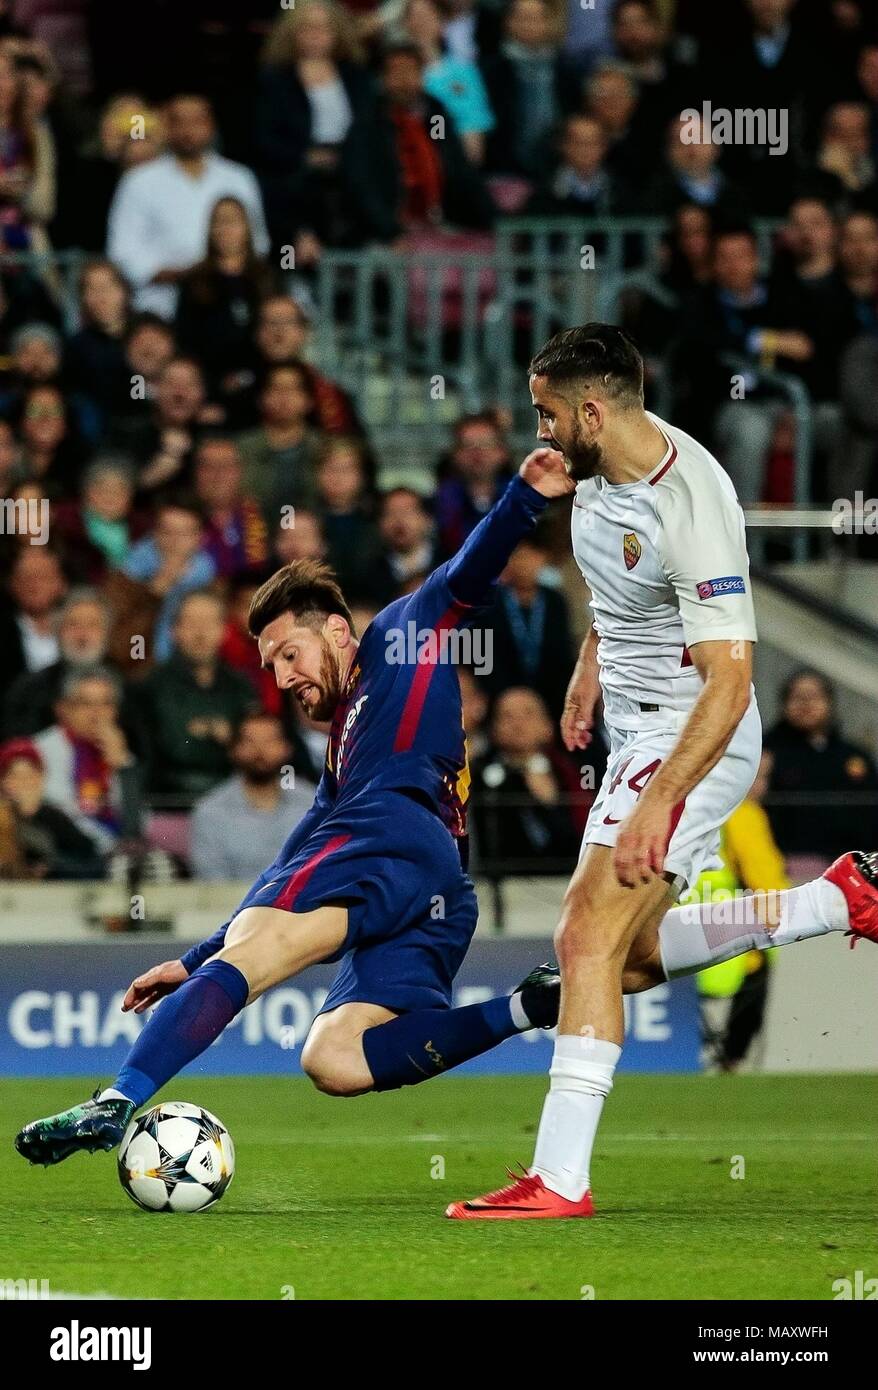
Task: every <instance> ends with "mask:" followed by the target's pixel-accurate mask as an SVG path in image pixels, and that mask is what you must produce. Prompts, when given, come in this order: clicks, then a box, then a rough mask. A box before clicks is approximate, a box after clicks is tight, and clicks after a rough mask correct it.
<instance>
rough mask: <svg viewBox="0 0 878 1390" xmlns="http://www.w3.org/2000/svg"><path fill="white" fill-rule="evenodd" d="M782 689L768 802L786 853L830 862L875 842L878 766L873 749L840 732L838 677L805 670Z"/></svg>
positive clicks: (771, 736)
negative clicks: (832, 678) (833, 678)
mask: <svg viewBox="0 0 878 1390" xmlns="http://www.w3.org/2000/svg"><path fill="white" fill-rule="evenodd" d="M780 694H781V706H782V713H781V717H780V719H779V720H778V722H777V723H776V724H775V726H774V728H773V729H770V730H769V731H768V733H767V734H766V736H765V747H766V748H767V749H768V751H769V752H770V753H771V756H772V767H771V777H770V781H769V797H768V808H769V812H770V815H771V823H772V825H773V826H774V832H775V835H776V836H777V842H778V844H779V845H780V847H781V849H782V850H783V852H784V854H788V855H789V854H819V855H821V857H824V856H825V858H826V859H827V860H829V859H834V858H835V857H836V856H837V855H839V854H842V853H843V852H844V851H845V850H849V849H851V848H856V847H857V846H858V845H862V844H867V845H869V844H873V843H874V841H875V835H876V831H878V772H876V768H875V764H874V762H873V760H872V757H871V754H870V753H869V752H868V750H867V749H865V748H861V747H860V746H859V745H858V744H856V743H851V742H849V741H848V740H847V739H845V738H842V736H841V734H840V733H839V731H838V726H837V724H836V713H835V691H834V689H833V686H832V684H831V682H830V681H828V680H827V678H826V677H825V676H824V675H822V674H821V672H819V671H813V670H809V669H803V670H800V671H796V672H794V674H793V675H792V676H790V678H789V679H788V680H787V681H786V683H785V684H784V686H783V689H782V690H781V693H780Z"/></svg>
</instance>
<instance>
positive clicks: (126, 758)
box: [33, 667, 141, 854]
mask: <svg viewBox="0 0 878 1390" xmlns="http://www.w3.org/2000/svg"><path fill="white" fill-rule="evenodd" d="M120 695H121V687H120V683H119V680H118V677H117V676H116V675H115V674H114V673H113V672H111V671H109V670H107V669H102V668H100V667H97V668H91V669H87V670H82V671H71V672H69V673H68V674H67V675H66V676H65V678H64V681H63V683H62V686H61V696H60V699H59V700H58V703H57V706H56V715H57V723H56V724H54V725H52V726H51V727H50V728H48V729H44V730H43V731H42V732H41V733H38V734H36V735H35V737H34V740H33V741H34V744H35V746H36V748H37V750H38V752H39V754H40V756H41V758H42V760H43V764H44V766H45V770H46V785H45V793H46V800H47V801H50V802H52V803H53V805H55V806H58V807H60V809H61V810H62V811H64V812H66V814H67V815H68V816H69V817H70V818H71V820H72V821H73V822H74V824H75V825H76V826H77V827H78V828H79V829H80V830H81V831H82V832H83V834H85V835H87V836H88V838H89V839H90V840H91V842H92V843H93V845H94V846H95V847H96V849H97V850H98V851H99V852H101V853H102V854H106V853H108V852H109V851H110V850H111V849H112V848H113V847H114V846H115V845H116V844H117V843H118V842H119V840H121V839H130V838H133V837H134V836H136V835H138V834H139V831H140V822H141V799H140V798H141V787H140V774H139V769H138V767H137V763H136V760H135V758H134V755H133V753H132V752H131V749H130V748H129V746H128V741H127V739H126V737H125V734H124V732H123V731H122V728H121V726H120V724H119V702H120Z"/></svg>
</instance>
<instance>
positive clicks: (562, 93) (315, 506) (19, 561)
mask: <svg viewBox="0 0 878 1390" xmlns="http://www.w3.org/2000/svg"><path fill="white" fill-rule="evenodd" d="M708 10H709V11H710V14H709V16H708V15H707V14H706V11H708ZM703 102H710V103H711V104H712V106H713V108H715V109H716V108H721V107H724V108H740V107H751V108H754V109H757V108H758V109H769V108H770V109H774V110H782V111H783V112H785V113H787V115H788V120H789V128H788V149H787V150H786V151H785V152H784V153H783V154H780V155H778V154H774V155H773V154H772V153H770V151H769V150H768V149H766V147H765V146H764V145H763V146H756V145H752V144H749V145H747V144H744V145H737V146H728V147H723V146H720V145H719V144H716V143H713V142H712V141H711V140H710V139H708V138H707V132H706V130H705V129H704V128H703V126H698V127H697V129H698V132H699V133H698V136H697V138H696V139H695V140H694V142H692V143H690V142H689V141H688V140H687V139H685V138H683V135H682V134H681V131H682V129H683V127H682V125H681V122H680V119H679V115H680V112H681V111H682V110H684V109H687V108H695V109H697V110H699V111H700V110H701V109H702V103H703ZM523 212H526V213H528V214H534V215H539V216H541V217H548V218H551V217H556V216H563V217H571V216H573V217H577V218H582V219H583V222H584V225H585V224H587V219H588V218H590V217H594V216H604V215H608V214H630V215H634V216H654V215H656V214H659V215H661V216H663V217H665V218H666V219H667V227H668V230H667V235H666V237H665V239H664V243H663V253H662V255H663V258H662V261H661V264H660V265H659V266H657V267H654V268H653V269H654V271H655V274H654V277H653V280H652V281H647V280H641V281H640V282H639V283H638V286H637V287H636V288H634V287H632V288H631V289H630V290H628V291H626V292H625V294H624V295H623V296H622V300H621V303H620V312H621V317H622V321H623V322H624V323H625V324H626V325H627V326H628V327H629V328H630V330H631V331H632V332H633V333H634V334H635V336H636V338H637V340H638V342H639V343H640V345H641V347H642V348H643V351H644V354H645V356H646V359H647V365H648V369H649V373H650V384H652V383H653V382H654V379H655V374H656V373H657V371H658V370H659V368H660V365H661V364H662V363H663V364H664V365H665V366H666V367H668V368H669V370H670V375H671V378H672V380H673V393H674V410H675V415H674V418H675V420H676V421H677V422H678V423H679V424H681V425H683V426H684V427H686V428H689V429H691V430H692V431H693V432H694V433H695V434H696V435H697V436H698V437H699V438H702V439H704V440H705V441H706V442H712V443H713V445H714V447H715V448H716V450H717V452H718V455H719V457H720V458H721V460H722V461H723V463H724V465H725V466H726V467H727V468H728V470H729V472H730V473H731V475H732V477H733V479H734V481H735V483H736V486H737V488H738V491H739V494H740V496H741V498H742V500H744V501H745V502H748V501H757V500H759V499H764V500H766V501H783V500H787V499H789V497H790V496H791V495H792V478H791V470H792V468H793V467H794V463H793V462H792V460H793V450H792V444H791V434H792V432H793V430H794V425H793V422H792V421H791V418H790V415H789V412H788V410H787V409H786V408H785V406H784V404H783V403H782V401H780V400H779V399H778V398H777V397H776V396H774V395H773V394H772V393H771V391H770V390H769V389H768V388H767V387H766V386H765V384H764V379H763V377H762V376H761V373H764V371H766V370H768V369H775V368H777V369H781V370H783V371H784V372H785V373H788V374H793V375H795V376H796V377H797V378H798V379H799V380H800V381H801V382H802V384H803V385H804V387H805V388H806V389H807V392H808V394H809V397H810V400H811V402H812V412H813V421H814V429H815V437H816V440H817V445H818V460H819V468H818V471H817V473H816V475H815V483H814V488H815V497H818V498H823V497H826V498H833V497H836V496H842V495H843V496H851V495H853V493H854V491H855V490H856V489H857V488H860V489H862V490H863V491H864V493H868V491H869V489H870V488H874V485H875V482H876V464H878V413H876V406H875V401H876V398H878V397H876V390H875V382H876V379H878V373H876V366H878V362H876V358H878V22H876V16H875V14H874V12H873V7H872V5H871V4H869V3H866V0H863V3H860V2H859V0H740V3H738V4H730V5H728V6H721V7H715V6H706V5H704V4H703V3H699V2H698V0H678V3H676V4H675V3H672V2H670V3H668V2H666V3H663V2H662V0H655V3H647V2H646V0H617V2H616V3H610V0H607V2H606V3H602V0H597V3H596V4H595V5H594V6H593V7H588V6H586V5H580V4H579V3H578V2H576V0H571V3H570V4H569V5H568V4H566V3H565V0H482V3H476V0H442V3H437V2H436V0H386V3H383V4H373V3H370V2H369V0H347V3H346V4H344V5H339V4H335V3H333V0H296V3H295V5H294V6H293V5H290V6H287V5H278V3H277V0H251V3H248V4H247V5H246V6H240V5H233V4H231V3H228V0H226V3H223V0H189V2H188V3H187V4H186V5H183V6H180V5H172V4H170V3H165V0H140V3H139V4H138V5H137V7H136V12H132V11H131V10H130V7H126V6H120V5H119V4H118V0H113V3H109V2H108V0H91V3H90V4H86V3H85V0H0V316H2V317H0V496H2V497H3V498H4V499H6V501H7V502H9V503H14V504H17V506H18V508H19V510H18V511H16V510H14V509H12V508H10V507H7V506H6V502H4V507H5V510H4V520H5V519H6V518H11V517H13V516H15V517H17V516H23V515H27V516H28V518H29V521H28V526H27V527H26V528H24V529H22V528H20V527H19V528H16V527H15V526H13V525H10V524H9V523H8V522H7V523H6V525H5V527H4V531H5V534H4V535H3V536H2V537H0V582H2V585H3V602H2V605H0V641H2V651H3V671H2V677H0V739H2V743H0V875H2V876H5V877H12V878H28V877H49V878H83V879H86V878H92V877H100V876H101V875H102V874H106V873H109V872H114V871H115V870H114V867H113V866H114V864H116V865H118V863H119V862H120V861H122V862H129V861H130V860H131V859H132V858H134V859H136V860H137V862H138V864H140V865H141V868H142V867H143V865H144V864H146V863H147V861H149V862H150V863H155V862H159V861H160V867H161V869H162V871H163V872H171V873H183V874H186V873H191V874H193V875H194V876H196V877H201V878H248V877H255V875H256V873H258V872H259V871H260V870H261V869H262V868H263V867H264V863H265V862H266V860H267V859H268V858H270V857H271V855H270V854H269V853H268V851H269V850H271V852H272V853H273V852H274V846H275V843H278V844H279V843H280V840H281V839H282V838H283V836H284V834H285V833H287V832H288V831H289V829H290V828H291V827H292V825H293V824H294V823H295V820H296V819H297V818H298V817H299V816H300V815H301V814H303V813H304V811H305V810H306V809H307V806H308V804H309V801H310V797H311V795H312V794H313V787H314V784H315V783H316V781H317V780H318V779H319V776H320V769H321V763H322V758H323V750H324V746H325V730H321V729H319V728H315V727H312V726H306V725H304V724H303V722H302V721H301V719H300V717H299V716H298V715H297V713H296V711H295V710H292V709H290V708H289V707H288V706H287V705H286V704H285V703H284V702H282V701H281V699H280V696H279V693H278V692H277V690H276V689H274V688H273V687H272V684H271V681H270V679H269V678H268V677H267V676H266V674H265V673H264V672H262V671H260V669H259V666H258V659H257V655H256V652H255V648H254V645H253V643H252V642H251V640H250V639H249V637H248V636H247V631H246V614H247V607H248V603H249V600H250V597H251V596H252V594H253V592H254V591H255V588H256V587H257V586H258V584H259V582H260V580H261V578H263V577H264V576H265V575H266V574H267V573H270V572H271V570H272V568H273V567H276V566H277V565H279V564H281V563H284V562H286V561H289V560H292V559H294V558H299V557H302V558H317V557H322V558H326V559H327V560H328V561H329V562H330V563H331V564H332V565H333V566H334V567H335V568H336V570H337V572H338V574H339V577H340V579H341V582H342V585H343V588H344V589H345V591H346V593H348V595H349V596H350V598H351V601H352V604H353V607H354V609H355V617H356V620H357V623H358V626H359V628H360V630H362V627H363V626H364V625H365V624H366V623H367V622H368V621H369V616H370V614H371V613H374V612H375V611H377V609H378V608H379V607H381V606H383V605H384V604H385V603H387V602H388V601H390V600H391V599H392V598H394V597H395V596H397V595H398V594H400V593H403V592H406V591H407V590H409V589H411V588H412V587H414V586H416V585H417V584H418V583H420V582H421V580H422V579H423V578H424V577H425V575H426V574H428V573H429V571H430V569H431V568H432V567H433V566H434V565H435V564H436V563H438V562H440V561H441V560H442V559H443V558H445V557H447V556H448V555H451V554H453V553H454V552H455V551H456V549H457V548H458V546H459V545H460V543H461V541H462V540H463V539H464V538H465V537H466V535H468V534H469V532H470V531H471V530H472V528H473V526H474V525H475V524H476V523H477V521H478V520H479V518H480V517H481V516H482V515H484V513H485V512H486V511H487V510H488V509H489V507H490V506H491V504H492V503H493V501H494V500H495V499H496V497H497V496H498V495H499V493H500V491H501V490H502V488H503V486H504V485H505V482H506V480H507V479H508V477H509V476H510V473H511V469H512V467H513V463H514V460H513V457H512V454H511V452H510V449H509V447H508V443H507V438H506V428H505V426H506V419H505V414H504V411H503V409H502V406H503V403H501V402H497V403H495V404H493V405H491V406H489V407H487V408H486V409H484V410H483V411H480V412H475V413H472V414H466V415H461V416H460V418H459V419H458V420H457V422H456V424H455V425H454V428H453V430H452V433H451V438H450V439H449V440H446V441H442V440H437V456H436V463H435V477H434V485H433V487H432V489H431V490H430V492H429V494H428V495H423V494H422V492H421V491H420V490H418V489H416V488H412V487H408V486H394V487H392V488H389V489H388V488H387V487H385V486H382V481H383V480H382V468H381V458H380V448H379V447H377V445H378V441H376V440H375V439H373V438H370V437H369V434H368V432H367V430H366V429H365V428H364V424H363V420H362V418H361V415H362V412H361V410H360V408H359V405H358V402H357V400H355V399H354V398H353V397H352V395H351V394H350V392H349V391H347V390H345V389H343V387H342V386H341V385H340V384H339V383H338V382H336V381H334V380H332V379H330V378H329V377H328V376H326V375H325V374H324V373H323V372H322V371H321V370H320V365H319V362H318V363H315V360H314V357H313V353H312V351H311V348H310V340H311V337H312V333H313V329H314V315H315V312H317V310H316V309H315V295H314V284H313V276H314V274H315V272H316V270H317V268H318V267H319V264H320V260H321V257H322V256H324V255H325V254H326V250H327V248H334V247H355V246H362V245H371V244H375V243H378V244H384V245H387V246H389V247H391V248H394V249H396V248H398V249H400V250H405V249H406V248H416V247H417V246H418V245H423V244H433V241H434V239H435V237H436V236H437V235H441V234H442V233H443V232H444V231H450V230H452V229H460V228H466V229H471V230H476V231H479V232H485V233H488V232H490V230H491V228H492V227H493V226H495V225H496V224H497V223H498V222H499V221H500V219H502V218H503V217H506V216H508V215H509V214H510V213H523ZM766 218H768V219H775V220H776V221H777V224H778V229H777V231H776V233H775V236H774V240H773V251H772V255H771V258H770V262H769V263H767V264H766V263H765V262H764V261H763V260H761V258H760V255H759V251H758V244H757V239H756V236H755V234H754V230H753V223H754V219H766ZM57 252H63V253H71V252H74V253H77V254H78V255H79V256H80V257H81V259H80V261H79V262H78V263H77V267H78V268H77V274H76V284H75V292H74V297H75V304H74V305H73V309H74V310H75V312H74V313H71V305H70V302H69V301H70V293H71V289H70V285H69V283H68V281H67V280H66V279H65V274H64V271H63V269H62V268H61V263H60V262H58V261H57V259H55V256H54V253H57ZM732 361H734V362H735V363H736V364H737V366H736V370H737V371H738V372H739V373H741V379H742V380H743V381H744V382H745V383H746V388H747V389H746V396H745V398H744V399H738V398H735V399H730V393H729V374H730V370H731V368H730V366H729V363H730V362H732ZM443 444H444V449H443V450H442V451H441V452H440V446H442V445H443ZM842 468H843V473H842ZM44 507H47V508H48V513H47V515H48V518H49V522H48V528H47V532H46V534H45V535H43V534H40V535H39V537H38V538H37V536H36V535H35V530H36V529H37V527H38V526H41V525H42V520H41V518H42V517H43V510H42V509H43V508H44ZM25 508H26V509H27V510H26V511H25V510H24V509H25ZM36 539H39V542H40V543H34V541H35V540H36ZM568 548H569V547H568V546H567V543H566V542H565V540H564V528H563V525H562V526H561V527H560V528H557V529H556V528H554V527H552V526H550V527H549V528H548V529H547V530H545V531H541V532H539V533H538V534H537V535H535V536H534V538H533V540H532V541H530V542H528V543H527V544H524V545H522V546H521V547H520V549H519V550H518V551H517V552H516V554H515V556H513V559H512V561H511V562H510V565H509V567H508V569H507V571H506V572H505V574H504V576H503V582H502V584H501V585H500V588H499V591H498V597H497V602H496V605H495V608H494V611H493V612H492V613H491V614H490V615H489V617H488V618H487V619H486V620H485V628H486V630H490V631H491V632H492V634H493V642H492V661H491V663H490V667H491V669H490V671H487V670H485V672H484V673H483V674H479V673H476V674H470V673H468V672H464V673H463V675H462V684H463V689H464V706H465V719H466V724H467V729H468V735H469V746H470V754H471V758H472V763H473V799H474V807H475V814H474V817H473V823H474V829H475V838H476V845H477V849H478V852H479V854H480V856H481V860H482V863H483V864H484V865H486V866H488V867H491V866H492V865H495V864H497V865H498V864H500V863H501V862H502V863H503V864H504V865H507V866H508V864H509V863H510V862H513V863H514V864H515V865H516V866H517V867H518V868H519V869H520V870H521V871H524V872H537V871H541V870H547V871H554V872H558V871H563V870H564V869H566V868H569V867H570V865H571V864H572V862H573V861H574V859H575V854H576V847H577V844H578V839H579V833H580V831H581V828H582V824H583V820H584V817H585V815H586V813H587V809H588V806H589V804H590V802H591V800H592V798H593V796H594V789H595V788H596V786H597V785H599V782H600V775H601V772H602V770H603V769H602V765H601V761H602V753H601V751H600V750H601V746H602V745H601V741H600V739H596V740H595V744H594V752H592V750H590V752H589V757H590V759H591V761H590V763H589V768H588V772H587V774H586V770H585V769H584V768H583V767H581V766H580V765H579V764H580V762H581V758H580V759H579V760H576V761H573V760H571V759H570V758H569V757H568V756H567V755H566V754H565V753H564V752H563V751H562V750H561V749H560V748H559V745H558V742H557V737H556V734H555V730H556V728H557V718H558V714H559V711H560V707H561V703H562V701H563V695H564V689H565V685H566V681H567V678H568V675H569V672H570V670H571V669H572V664H573V658H574V650H575V641H576V639H577V637H578V636H579V635H580V634H581V626H582V610H583V607H584V605H583V595H582V593H581V589H579V588H575V587H573V586H571V585H569V584H568V583H567V582H566V581H567V578H568V577H569V576H568V571H569V563H567V562H569V556H567V554H566V551H567V549H568ZM766 747H767V755H768V757H769V758H770V777H769V784H770V787H773V788H774V789H775V790H778V791H781V792H784V791H787V792H792V793H795V792H798V791H802V790H804V791H806V792H811V791H819V792H821V793H825V794H827V795H830V796H831V795H839V796H844V795H846V794H847V792H848V791H849V790H850V789H853V790H854V791H856V792H862V793H864V794H867V793H870V792H874V791H875V789H876V788H878V777H876V772H875V766H874V762H873V760H872V757H871V754H870V753H869V751H868V750H866V749H862V748H859V747H855V746H853V745H849V744H846V743H845V742H844V741H843V740H842V739H841V737H840V735H839V734H838V733H837V731H836V729H835V723H834V718H833V710H832V691H831V690H830V689H829V688H828V687H827V685H826V682H825V680H824V679H823V678H822V677H820V676H819V675H818V674H817V673H810V672H806V673H801V674H800V675H799V676H798V677H797V678H796V679H794V680H793V681H791V682H790V683H789V686H788V688H787V689H786V690H785V692H784V695H783V717H782V720H781V721H780V723H779V724H778V725H777V727H776V728H775V729H773V730H772V731H771V733H770V734H769V736H768V739H767V744H766ZM870 814H871V815H872V816H873V819H874V815H875V812H874V805H873V806H872V809H871V812H870ZM841 819H842V820H843V817H841ZM813 822H814V817H813V816H809V815H804V814H799V815H798V817H797V816H796V814H795V813H794V812H788V813H787V814H786V815H785V816H784V814H781V813H779V814H778V818H777V821H776V824H775V831H776V834H777V837H778V840H779V843H780V847H781V849H782V850H786V851H789V852H803V851H805V852H807V851H809V850H815V849H817V848H820V849H824V848H825V844H824V840H825V835H824V831H825V826H820V827H819V829H818V827H815V825H814V823H813ZM836 823H837V824H838V822H836ZM251 828H252V831H253V833H252V834H249V833H247V831H248V830H249V829H251ZM818 833H819V835H820V837H821V841H820V845H819V846H818V845H817V844H815V843H813V840H814V838H815V837H816V835H817V834H818ZM839 835H840V841H841V847H847V836H848V831H847V828H845V827H844V826H841V827H840V829H839ZM854 838H860V837H859V836H855V837H854ZM156 852H158V854H157V853H156ZM150 854H152V860H150ZM162 856H164V858H163V859H162ZM157 871H158V870H157Z"/></svg>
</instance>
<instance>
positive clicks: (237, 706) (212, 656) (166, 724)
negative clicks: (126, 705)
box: [136, 591, 256, 809]
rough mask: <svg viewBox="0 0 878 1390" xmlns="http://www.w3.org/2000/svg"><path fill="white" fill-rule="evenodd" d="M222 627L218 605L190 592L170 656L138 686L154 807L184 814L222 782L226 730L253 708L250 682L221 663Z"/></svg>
mask: <svg viewBox="0 0 878 1390" xmlns="http://www.w3.org/2000/svg"><path fill="white" fill-rule="evenodd" d="M223 629H224V606H223V602H222V599H220V598H219V597H218V596H217V595H216V594H212V593H209V592H206V591H202V592H197V593H190V594H188V595H187V596H186V597H185V598H184V599H183V600H182V602H181V603H180V607H179V610H178V612H177V616H176V619H175V621H174V627H173V642H174V646H173V652H172V654H171V656H170V657H169V658H168V659H167V660H166V661H163V662H162V663H161V664H160V665H158V666H156V667H154V669H153V670H152V671H150V673H149V675H148V676H147V677H146V678H145V679H144V680H143V682H142V683H141V684H140V685H139V686H138V687H137V690H136V698H137V702H138V705H139V707H140V711H141V717H142V722H143V727H144V728H145V729H146V730H147V739H148V749H149V754H148V787H149V792H150V797H151V799H152V800H153V802H154V803H155V804H161V805H163V806H168V807H172V808H173V809H182V808H186V807H188V806H191V804H192V802H193V801H195V800H196V798H197V797H199V796H202V795H203V794H204V793H205V792H207V791H210V789H211V788H212V787H215V786H216V785H217V783H218V782H220V781H222V779H223V778H224V777H226V776H228V773H229V756H228V750H229V744H230V742H231V738H232V730H233V729H234V727H235V726H236V724H237V723H238V721H239V720H240V719H241V718H242V717H243V715H244V714H246V713H247V712H248V710H250V709H252V708H253V707H254V706H255V704H256V699H255V696H254V692H253V687H252V686H251V684H250V682H249V681H248V680H247V679H246V678H245V677H244V676H242V675H239V674H238V672H237V671H233V670H232V669H231V668H230V667H229V666H227V665H226V664H225V662H223V661H222V660H221V659H220V655H219V652H220V647H221V645H222V641H223ZM156 798H159V802H158V803H156V801H155V799H156Z"/></svg>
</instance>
